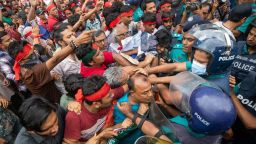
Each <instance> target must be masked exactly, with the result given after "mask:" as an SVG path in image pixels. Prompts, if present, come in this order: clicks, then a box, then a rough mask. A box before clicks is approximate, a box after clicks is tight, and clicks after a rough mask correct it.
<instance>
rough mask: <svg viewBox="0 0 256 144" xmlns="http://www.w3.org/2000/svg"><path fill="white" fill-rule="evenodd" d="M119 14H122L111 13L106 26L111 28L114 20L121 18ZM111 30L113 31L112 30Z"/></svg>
mask: <svg viewBox="0 0 256 144" xmlns="http://www.w3.org/2000/svg"><path fill="white" fill-rule="evenodd" d="M119 14H120V13H117V12H116V13H110V14H109V15H108V16H107V18H106V26H108V27H109V25H110V23H111V22H112V21H113V20H114V19H116V18H117V17H119ZM110 30H111V29H110Z"/></svg>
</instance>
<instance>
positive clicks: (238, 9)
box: [228, 4, 252, 22]
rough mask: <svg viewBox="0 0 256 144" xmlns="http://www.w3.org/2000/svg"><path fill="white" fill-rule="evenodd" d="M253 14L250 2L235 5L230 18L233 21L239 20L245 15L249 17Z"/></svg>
mask: <svg viewBox="0 0 256 144" xmlns="http://www.w3.org/2000/svg"><path fill="white" fill-rule="evenodd" d="M251 14H252V6H251V5H249V4H243V5H237V6H235V7H234V8H233V9H232V10H231V11H230V14H229V17H228V20H230V21H232V22H239V21H240V20H241V19H243V18H245V17H249V16H250V15H251Z"/></svg>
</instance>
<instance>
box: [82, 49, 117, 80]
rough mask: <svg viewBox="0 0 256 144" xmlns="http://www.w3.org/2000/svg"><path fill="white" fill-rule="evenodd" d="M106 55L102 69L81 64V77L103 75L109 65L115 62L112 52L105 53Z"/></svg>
mask: <svg viewBox="0 0 256 144" xmlns="http://www.w3.org/2000/svg"><path fill="white" fill-rule="evenodd" d="M103 55H104V59H105V61H104V63H103V64H102V65H101V66H100V67H86V66H85V65H84V64H83V63H81V71H80V73H81V75H82V76H84V77H89V76H92V75H101V76H102V75H103V73H104V72H105V70H106V69H107V66H106V65H108V64H111V63H113V62H115V60H114V58H113V54H112V53H111V52H103Z"/></svg>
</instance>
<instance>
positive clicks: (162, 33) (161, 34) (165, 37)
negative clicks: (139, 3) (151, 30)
mask: <svg viewBox="0 0 256 144" xmlns="http://www.w3.org/2000/svg"><path fill="white" fill-rule="evenodd" d="M155 36H156V40H157V42H158V45H159V46H161V47H165V48H167V49H168V48H169V46H170V44H171V41H172V35H171V34H170V33H169V32H168V31H167V30H165V29H161V30H158V31H157V32H156V33H155Z"/></svg>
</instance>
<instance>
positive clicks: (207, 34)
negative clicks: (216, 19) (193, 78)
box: [189, 24, 237, 75]
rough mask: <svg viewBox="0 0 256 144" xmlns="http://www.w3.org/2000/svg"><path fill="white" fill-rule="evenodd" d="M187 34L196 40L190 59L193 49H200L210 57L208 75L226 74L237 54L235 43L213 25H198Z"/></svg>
mask: <svg viewBox="0 0 256 144" xmlns="http://www.w3.org/2000/svg"><path fill="white" fill-rule="evenodd" d="M189 33H190V34H191V35H193V36H194V37H195V38H196V41H195V42H194V44H193V51H192V59H193V54H194V51H195V49H200V50H202V51H205V52H207V53H209V54H210V55H211V60H210V61H209V63H208V66H207V70H206V71H207V74H208V75H210V74H222V73H225V72H227V69H228V68H229V67H230V65H231V64H232V62H233V60H234V58H235V56H236V54H237V49H235V42H234V41H233V40H231V38H230V36H229V35H228V34H227V33H226V32H225V31H224V30H222V29H221V28H219V27H217V26H216V25H214V24H203V25H199V26H197V27H194V28H192V29H191V30H190V31H189Z"/></svg>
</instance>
